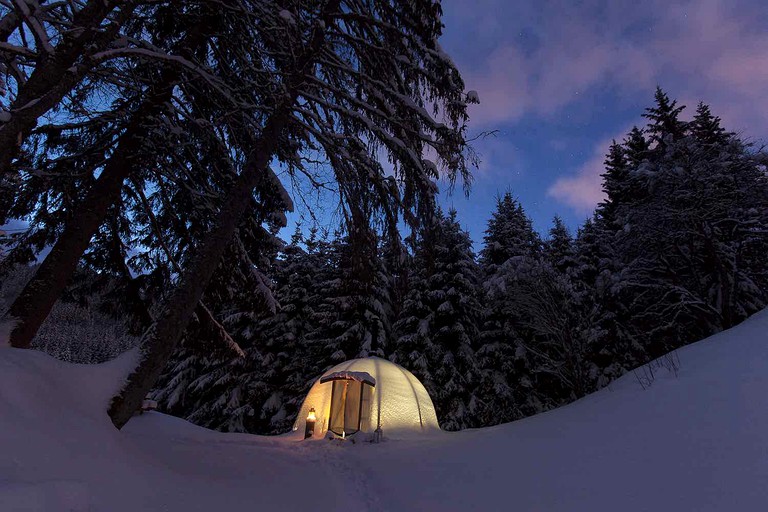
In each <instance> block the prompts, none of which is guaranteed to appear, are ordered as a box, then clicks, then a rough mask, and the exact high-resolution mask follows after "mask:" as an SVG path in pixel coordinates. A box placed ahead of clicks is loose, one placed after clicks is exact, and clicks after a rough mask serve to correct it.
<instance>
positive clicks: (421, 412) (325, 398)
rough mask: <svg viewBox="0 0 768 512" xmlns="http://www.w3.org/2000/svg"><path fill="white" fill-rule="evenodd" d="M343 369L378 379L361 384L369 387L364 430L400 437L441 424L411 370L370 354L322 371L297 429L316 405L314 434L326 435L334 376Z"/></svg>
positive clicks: (362, 422) (297, 428) (317, 435)
mask: <svg viewBox="0 0 768 512" xmlns="http://www.w3.org/2000/svg"><path fill="white" fill-rule="evenodd" d="M342 373H347V374H353V373H366V374H368V376H369V377H370V378H371V379H372V380H373V381H374V382H375V383H376V385H375V387H370V388H369V386H362V387H363V388H369V389H370V400H368V397H364V401H363V404H364V410H363V411H362V413H361V415H360V417H361V425H360V430H361V431H362V432H373V431H375V430H376V429H377V427H381V429H382V431H383V432H384V433H385V435H386V436H388V437H391V436H393V435H395V436H398V437H399V436H403V435H407V434H409V433H420V432H423V431H426V430H435V429H439V428H440V426H439V424H438V422H437V415H436V414H435V407H434V405H433V404H432V399H431V398H430V397H429V393H427V390H426V389H425V388H424V385H422V383H421V382H419V380H418V379H417V378H416V377H415V376H414V375H413V374H412V373H411V372H409V371H408V370H406V369H405V368H403V367H402V366H399V365H397V364H395V363H393V362H391V361H388V360H386V359H382V358H379V357H367V358H364V359H352V360H350V361H344V362H343V363H340V364H338V365H336V366H334V367H333V368H330V369H329V370H328V371H326V372H325V373H323V375H321V376H320V378H319V379H318V380H317V381H315V384H314V385H313V386H312V388H311V389H310V390H309V393H307V397H306V398H305V399H304V403H303V404H302V406H301V409H300V411H299V415H298V417H297V419H296V423H295V424H294V430H297V431H298V430H300V431H301V432H303V431H304V424H305V421H306V418H307V414H308V413H309V410H310V408H313V409H315V415H316V417H317V422H316V423H315V436H316V437H322V436H324V435H325V433H326V432H327V431H328V429H329V427H330V423H331V421H330V418H329V415H330V413H331V410H330V409H331V395H332V393H333V388H334V386H333V383H334V382H338V380H335V381H334V380H333V379H332V378H331V376H333V375H334V374H337V376H338V375H340V374H342ZM358 377H359V376H358ZM348 380H358V379H348ZM358 400H359V397H358ZM368 403H370V406H369V405H368Z"/></svg>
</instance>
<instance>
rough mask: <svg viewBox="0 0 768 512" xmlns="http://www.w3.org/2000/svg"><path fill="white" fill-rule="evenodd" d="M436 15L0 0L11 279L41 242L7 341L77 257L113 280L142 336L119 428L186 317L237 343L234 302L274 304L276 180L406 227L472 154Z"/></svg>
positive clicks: (347, 3) (210, 345) (0, 184)
mask: <svg viewBox="0 0 768 512" xmlns="http://www.w3.org/2000/svg"><path fill="white" fill-rule="evenodd" d="M441 16H442V8H441V6H440V3H439V2H436V1H434V0H407V1H401V0H394V1H392V0H321V1H307V0H189V1H187V0H185V1H183V2H180V1H176V0H125V1H121V2H113V1H105V0H80V1H67V2H54V1H47V0H19V1H13V2H8V1H2V2H0V226H1V225H6V224H7V223H9V222H10V221H14V220H21V221H23V223H24V224H23V225H25V226H26V228H24V229H23V230H21V231H18V232H14V233H13V236H12V239H11V240H10V242H8V241H4V242H3V245H4V246H5V247H4V252H7V255H5V256H4V257H3V259H2V261H1V262H0V279H4V276H7V275H8V273H9V272H11V271H13V269H14V268H17V267H18V266H19V265H24V264H29V263H35V262H39V265H38V266H37V267H36V268H35V269H34V271H33V272H32V274H31V275H30V276H29V279H28V280H27V282H26V283H25V284H24V285H23V286H22V288H21V290H20V291H19V292H18V294H17V295H16V296H15V297H13V298H12V299H11V300H10V303H9V304H8V305H7V307H5V309H4V310H3V311H2V315H3V316H2V318H0V333H3V343H5V338H6V334H8V336H7V338H8V342H9V343H10V344H11V345H12V346H13V347H16V348H29V347H31V346H33V345H34V341H35V338H36V337H38V336H39V334H40V333H41V329H42V330H44V329H43V326H44V325H45V323H46V321H47V319H48V318H49V316H50V314H51V312H52V311H53V310H54V308H55V304H56V303H57V302H61V300H62V299H63V298H66V295H67V286H68V285H71V284H72V283H73V282H74V281H76V280H77V274H78V273H79V272H81V271H84V272H85V273H86V275H88V279H93V280H94V283H98V282H101V283H108V287H109V289H110V293H113V295H114V297H115V300H114V305H115V306H116V307H117V306H118V305H119V306H120V309H121V311H122V315H124V316H125V318H126V320H128V322H129V323H130V328H131V333H132V334H134V335H136V336H138V337H140V341H139V344H140V346H141V351H140V354H141V357H140V359H139V361H138V365H137V367H136V369H135V371H134V372H132V373H131V374H130V375H129V376H128V378H127V381H126V382H125V383H124V386H123V387H122V389H121V390H120V392H119V393H118V394H117V395H116V396H115V397H114V399H113V400H112V402H111V404H110V407H109V414H110V417H111V419H112V421H113V423H114V424H115V426H116V427H118V428H120V427H122V426H123V425H124V424H125V423H126V422H127V421H128V420H129V419H130V418H131V417H132V416H133V414H134V412H135V411H136V409H137V408H138V407H139V406H140V404H141V402H142V400H143V399H144V398H145V396H146V394H147V392H148V391H150V390H151V388H152V386H153V384H154V383H155V382H156V380H157V377H158V376H159V375H160V373H161V372H162V371H163V368H164V367H165V365H166V363H167V362H168V360H169V358H170V357H171V355H172V354H173V353H174V350H175V348H176V346H177V345H178V343H179V341H180V340H181V339H182V337H184V338H186V339H188V340H194V339H197V340H204V341H202V342H201V343H200V346H199V350H200V351H203V352H205V353H212V352H219V353H229V354H235V355H237V356H241V355H242V351H241V349H240V347H239V346H238V344H237V341H236V340H235V339H234V338H233V336H232V335H231V334H230V332H229V330H230V329H231V328H230V327H229V326H225V325H224V323H225V322H224V320H223V319H224V318H227V316H226V315H227V313H228V312H229V310H230V309H235V310H247V311H256V310H259V309H262V310H264V311H270V310H274V309H275V308H276V303H275V300H274V297H273V296H272V291H271V289H270V285H269V279H268V278H267V277H265V276H266V274H267V273H268V269H269V266H270V262H269V261H270V257H271V255H272V254H273V253H274V247H275V245H276V244H278V241H277V240H276V237H275V234H276V233H277V231H278V230H279V229H280V228H281V227H282V226H284V225H285V222H286V221H285V219H286V216H285V214H286V212H287V211H290V210H292V208H293V204H292V198H291V196H290V194H288V192H287V190H286V188H284V187H288V188H293V190H296V191H303V192H305V193H306V194H308V195H311V194H312V193H313V192H315V191H317V190H321V189H322V190H326V191H330V192H331V193H332V194H330V195H331V196H332V197H333V200H334V202H335V204H333V205H331V207H337V211H338V212H339V213H340V216H342V217H343V218H344V219H345V222H344V224H345V226H347V227H349V228H352V229H362V228H364V227H365V226H367V224H368V223H369V221H371V219H372V222H374V223H376V224H377V226H380V227H386V228H387V229H388V230H389V231H393V230H394V228H395V227H396V226H398V225H400V224H402V223H405V224H408V225H411V226H416V225H417V224H418V223H419V220H420V219H421V218H422V217H424V216H425V214H426V213H428V212H430V211H432V206H433V205H434V201H435V199H434V197H435V194H436V191H437V186H436V183H437V182H438V181H439V180H440V179H447V180H449V181H459V182H464V181H465V180H467V179H468V178H469V170H470V167H471V163H472V160H471V158H469V157H471V151H469V150H468V148H467V141H466V139H465V134H466V122H467V103H472V102H476V101H477V96H476V94H470V93H471V91H469V92H468V91H465V90H464V83H463V80H462V78H461V76H460V74H459V72H458V70H457V69H456V67H455V66H454V64H453V63H452V61H451V59H450V58H449V56H448V55H447V54H446V53H445V52H444V51H443V50H442V49H441V48H440V45H439V43H438V39H439V38H440V35H441V33H442V29H443V25H442V22H441ZM424 155H431V157H430V159H427V158H425V157H424ZM381 159H387V160H388V161H389V162H390V164H391V166H390V167H389V168H388V169H386V170H385V169H384V168H383V166H382V165H381V162H380V160H381ZM291 186H292V187H291ZM293 199H305V198H303V197H301V196H300V194H296V195H294V198H293ZM393 238H395V237H393ZM83 269H84V270H83ZM246 290H247V294H246V293H245V291H246ZM62 335H63V334H62ZM191 345H192V344H191V343H190V346H191Z"/></svg>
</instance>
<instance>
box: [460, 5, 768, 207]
mask: <svg viewBox="0 0 768 512" xmlns="http://www.w3.org/2000/svg"><path fill="white" fill-rule="evenodd" d="M449 8H450V9H453V3H452V5H451V6H446V10H449ZM450 16H451V17H449V18H448V20H447V22H446V23H447V25H448V29H447V30H448V31H450V30H451V29H455V30H461V31H463V32H462V33H463V36H464V37H465V38H466V39H467V40H470V39H471V40H472V44H471V45H470V44H467V45H465V46H464V47H461V48H459V49H458V51H453V52H452V53H453V54H454V56H455V59H456V61H457V64H458V65H459V67H460V68H461V69H462V71H463V73H464V76H465V80H466V83H467V87H468V88H469V89H476V90H477V91H478V92H479V94H480V99H481V104H480V105H477V106H473V107H472V108H471V111H470V113H471V116H472V124H473V126H474V127H476V128H481V129H488V128H492V127H496V126H499V125H511V126H513V125H514V124H515V123H516V122H518V121H520V120H521V118H523V117H524V116H533V117H534V118H541V119H547V120H551V119H553V118H556V117H557V116H558V115H561V114H562V112H563V111H564V109H565V108H567V107H569V106H571V105H574V104H578V102H579V101H580V99H581V98H582V97H583V96H584V94H585V93H587V92H590V91H591V92H594V91H595V90H600V89H599V88H602V89H605V90H608V89H610V90H612V91H614V93H615V94H617V95H618V96H619V97H621V98H624V99H625V100H627V101H630V102H631V104H633V105H634V104H637V105H643V106H644V105H646V104H648V103H649V101H650V99H651V97H652V96H651V95H652V92H653V88H654V87H655V86H656V85H657V84H659V85H661V86H662V87H664V88H665V89H667V90H668V91H669V93H670V94H671V95H672V96H673V97H677V98H678V99H680V100H681V101H682V102H684V103H687V104H688V105H689V107H693V106H694V105H695V103H696V102H697V101H699V100H704V101H706V102H708V103H710V105H711V106H712V108H713V110H714V112H715V113H716V114H718V115H720V116H721V117H723V120H724V121H725V123H726V126H727V127H728V128H730V129H733V130H737V131H742V132H745V133H746V134H749V135H752V136H754V137H758V136H763V135H764V134H765V132H766V129H767V128H768V117H766V116H765V112H768V30H765V27H766V26H768V10H766V9H765V4H764V1H763V0H684V1H678V2H669V1H667V0H648V1H643V2H636V1H610V2H609V1H599V0H585V1H583V2H572V1H571V0H545V1H543V2H538V3H536V4H535V5H534V4H533V3H530V2H520V3H519V5H517V4H512V3H511V2H507V1H505V0H478V1H476V2H468V3H467V4H466V5H462V4H460V3H457V4H456V8H455V10H453V11H452V14H451V15H450ZM451 20H454V21H453V23H454V25H453V26H452V25H451ZM456 24H458V25H460V26H459V27H456ZM465 29H466V30H465ZM640 113H641V112H640V111H638V122H640V119H639V114H640ZM622 124H623V122H622ZM623 135H624V132H622V133H620V134H617V136H618V138H622V137H623ZM606 148H607V143H606V141H604V140H601V141H599V143H598V144H596V145H595V146H594V147H593V151H592V152H591V153H588V154H591V155H592V156H590V157H589V159H588V160H587V161H586V162H584V163H583V164H582V165H580V166H579V167H578V168H575V169H573V171H572V172H571V173H569V174H568V176H566V177H559V178H557V179H556V180H555V181H554V182H553V183H552V185H551V186H550V187H549V190H548V195H549V196H550V197H553V198H555V199H557V200H558V201H561V202H562V203H563V204H566V205H568V206H569V207H571V208H573V209H574V210H576V211H578V212H580V213H583V212H584V211H588V210H589V209H591V208H593V207H594V206H595V205H596V204H597V202H598V201H599V200H600V198H601V193H600V179H599V174H600V173H601V172H602V159H603V153H604V151H605V149H606ZM523 149H524V148H523Z"/></svg>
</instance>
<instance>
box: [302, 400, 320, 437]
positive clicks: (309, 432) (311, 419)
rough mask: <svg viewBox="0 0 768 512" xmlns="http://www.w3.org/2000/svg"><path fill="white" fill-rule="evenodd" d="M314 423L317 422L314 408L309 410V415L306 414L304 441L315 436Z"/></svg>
mask: <svg viewBox="0 0 768 512" xmlns="http://www.w3.org/2000/svg"><path fill="white" fill-rule="evenodd" d="M315 421H317V418H316V417H315V408H314V407H312V408H311V409H310V410H309V414H307V425H306V427H305V428H304V439H306V438H308V437H312V436H313V435H314V434H315Z"/></svg>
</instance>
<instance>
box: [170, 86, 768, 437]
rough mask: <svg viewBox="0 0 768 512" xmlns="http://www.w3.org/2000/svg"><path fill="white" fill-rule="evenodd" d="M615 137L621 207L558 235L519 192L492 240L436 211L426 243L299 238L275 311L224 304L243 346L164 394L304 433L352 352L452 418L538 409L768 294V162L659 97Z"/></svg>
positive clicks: (483, 421) (508, 199)
mask: <svg viewBox="0 0 768 512" xmlns="http://www.w3.org/2000/svg"><path fill="white" fill-rule="evenodd" d="M655 100H656V101H655V105H654V106H653V107H652V108H649V109H647V111H646V113H645V117H646V118H647V119H648V124H647V126H645V127H643V128H634V129H633V130H632V131H631V132H630V133H629V134H627V136H626V138H625V139H624V140H622V141H620V142H614V143H613V144H612V146H611V148H610V151H609V153H608V155H607V156H606V160H605V173H604V174H603V187H604V191H605V194H606V199H605V200H604V201H603V202H602V203H601V204H600V205H599V206H598V208H597V210H596V212H595V214H594V216H593V217H591V218H589V219H587V221H586V222H585V223H584V225H583V226H582V227H581V228H580V229H579V230H578V233H576V235H575V237H572V236H571V234H570V233H569V232H568V230H567V228H566V227H565V225H564V224H563V222H562V221H561V220H560V219H558V218H555V219H554V223H553V226H552V228H551V230H550V232H549V234H548V236H547V237H546V238H545V239H542V238H541V237H540V236H539V234H537V232H536V231H534V229H533V228H532V225H531V221H530V219H529V218H528V217H527V215H526V213H525V212H524V210H523V207H522V206H521V204H520V203H519V202H518V201H516V200H515V198H514V197H513V196H512V195H511V194H509V193H507V194H505V195H503V196H502V197H500V198H499V199H498V201H497V205H496V209H495V211H494V212H493V214H492V217H491V219H490V220H489V221H488V227H487V230H486V232H485V236H484V239H483V245H482V250H481V251H480V254H479V255H475V254H474V253H473V249H472V241H471V240H470V237H469V235H468V234H467V232H466V231H464V230H463V229H462V228H461V226H460V223H459V220H458V219H457V217H456V213H455V212H449V213H447V214H446V213H444V212H441V211H439V210H436V211H435V212H434V214H433V215H432V217H431V218H430V219H428V221H427V222H426V223H425V224H424V226H423V228H422V229H421V230H419V231H418V232H417V234H416V235H414V236H413V237H411V238H410V239H409V244H408V247H409V250H407V251H406V250H404V249H401V248H400V247H399V246H397V245H393V244H390V243H388V240H389V238H388V237H376V236H373V234H372V233H373V231H372V230H351V231H348V232H347V233H346V234H336V235H334V236H328V235H327V234H326V235H325V236H323V235H322V234H320V233H318V231H317V230H312V231H310V232H309V233H307V234H302V232H301V231H300V230H297V232H296V234H295V235H294V237H293V239H292V240H291V242H290V243H289V244H288V245H286V246H285V247H284V248H282V249H280V250H278V251H277V252H276V253H275V258H274V261H273V263H272V264H271V265H270V266H269V267H268V270H266V273H267V274H268V275H269V277H270V278H271V279H272V281H273V283H274V296H275V298H276V301H277V303H278V304H279V307H278V310H277V312H276V314H274V315H273V314H264V313H260V312H256V311H246V312H243V311H242V310H241V309H238V308H237V307H233V308H231V309H230V314H228V315H225V318H226V320H225V323H226V325H228V326H230V327H229V328H231V331H232V332H233V336H234V337H235V338H236V339H237V340H238V342H239V343H240V345H241V346H242V347H243V349H244V352H245V357H240V358H230V357H211V356H208V355H202V354H201V352H200V351H199V350H196V349H194V348H184V349H183V350H182V351H181V352H179V353H177V354H176V355H175V357H174V358H173V361H172V363H171V364H170V365H169V366H168V367H167V368H166V372H165V374H164V376H163V378H162V379H161V383H160V386H159V388H158V389H157V390H156V392H155V396H156V397H157V398H158V399H160V401H161V403H162V405H163V407H164V408H165V409H166V410H168V411H170V412H172V413H174V414H177V415H180V416H183V417H186V418H189V419H191V420H192V421H195V422H197V423H200V424H202V425H205V426H209V427H213V428H218V429H222V430H232V431H248V432H257V433H278V432H284V431H286V430H288V429H289V428H290V426H291V425H292V423H293V421H294V420H295V415H296V412H297V410H298V407H299V406H300V403H301V400H302V399H303V398H304V395H305V393H306V391H307V390H308V388H309V386H310V384H311V382H312V379H313V378H315V377H316V376H317V375H319V374H320V373H321V372H322V371H324V370H325V369H327V368H328V367H330V366H332V365H334V364H336V363H338V362H341V361H344V360H346V359H350V358H356V357H366V356H369V355H377V356H380V357H387V358H389V359H391V360H393V361H395V362H397V363H399V364H401V365H403V366H404V367H406V368H408V369H409V370H411V371H412V372H413V373H414V374H416V375H417V376H418V377H419V379H421V381H422V382H423V383H424V385H425V386H426V387H427V389H428V390H429V392H430V395H431V396H432V398H433V401H434V402H435V406H436V408H437V412H438V418H439V420H440V423H441V426H442V427H443V428H445V429H449V430H456V429H462V428H467V427H477V426H485V425H493V424H496V423H500V422H504V421H511V420H514V419H518V418H522V417H525V416H529V415H532V414H535V413H538V412H541V411H545V410H548V409H551V408H553V407H557V406H559V405H562V404H565V403H568V402H570V401H573V400H575V399H577V398H579V397H581V396H584V395H585V394H587V393H590V392H592V391H595V390H597V389H599V388H601V387H603V386H605V385H607V384H608V383H609V382H611V381H612V380H613V379H615V378H617V377H619V376H620V375H622V374H623V373H625V372H627V371H629V370H631V369H633V368H636V367H638V366H639V365H641V364H643V363H646V362H648V361H649V360H651V359H653V358H656V357H658V356H661V355H662V354H665V353H667V352H669V351H671V350H674V349H675V348H678V347H681V346H683V345H685V344H687V343H690V342H693V341H696V340H699V339H701V338H704V337H706V336H708V335H710V334H713V333H715V332H718V331H720V330H723V329H727V328H729V327H731V326H733V325H735V324H737V323H738V322H741V321H742V320H744V319H745V318H746V317H748V316H749V315H751V314H752V313H754V312H756V311H758V310H760V309H762V308H764V307H765V306H766V304H768V263H767V262H766V254H768V177H767V175H766V167H765V163H766V159H765V155H764V153H762V152H761V151H760V150H759V148H754V147H752V146H751V145H750V144H749V143H748V142H746V141H745V140H743V139H742V138H741V137H739V136H737V135H736V134H733V133H730V132H727V131H726V130H725V129H724V128H723V127H722V126H721V123H720V119H719V118H717V117H716V116H714V115H713V114H712V113H711V112H710V110H709V108H708V107H707V106H706V105H704V104H700V105H699V106H698V107H697V108H696V112H695V115H694V116H693V119H692V120H691V121H689V122H686V121H683V120H681V118H680V113H681V111H682V110H683V108H682V107H679V106H677V104H676V103H675V102H674V101H670V99H669V98H668V97H667V95H666V94H664V93H663V92H662V91H661V90H658V91H657V93H656V98H655Z"/></svg>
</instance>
